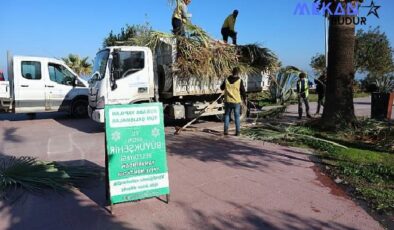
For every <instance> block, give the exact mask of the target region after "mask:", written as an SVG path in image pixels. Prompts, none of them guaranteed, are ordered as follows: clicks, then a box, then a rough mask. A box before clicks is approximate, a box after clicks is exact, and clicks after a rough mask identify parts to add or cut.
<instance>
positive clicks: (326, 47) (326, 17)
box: [324, 14, 328, 71]
mask: <svg viewBox="0 0 394 230" xmlns="http://www.w3.org/2000/svg"><path fill="white" fill-rule="evenodd" d="M327 26H328V15H327V14H326V15H324V54H325V58H326V71H327V67H328V27H327Z"/></svg>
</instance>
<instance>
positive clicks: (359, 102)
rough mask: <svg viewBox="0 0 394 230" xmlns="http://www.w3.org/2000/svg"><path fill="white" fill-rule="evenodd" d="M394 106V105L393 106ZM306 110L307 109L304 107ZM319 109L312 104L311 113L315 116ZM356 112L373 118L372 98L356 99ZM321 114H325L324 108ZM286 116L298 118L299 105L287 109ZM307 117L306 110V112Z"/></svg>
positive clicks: (314, 103) (360, 115)
mask: <svg viewBox="0 0 394 230" xmlns="http://www.w3.org/2000/svg"><path fill="white" fill-rule="evenodd" d="M393 106H394V105H393ZM304 108H305V107H304ZM316 109H317V103H316V102H311V103H310V113H311V114H315V112H316ZM354 111H355V113H356V116H357V117H370V116H371V98H370V97H367V98H355V99H354ZM320 112H323V108H322V110H321V111H320ZM285 115H289V116H291V117H298V105H291V106H289V107H288V109H287V113H286V114H285ZM304 116H305V110H304ZM391 119H392V120H394V108H393V112H392V114H391Z"/></svg>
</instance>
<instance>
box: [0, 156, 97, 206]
mask: <svg viewBox="0 0 394 230" xmlns="http://www.w3.org/2000/svg"><path fill="white" fill-rule="evenodd" d="M101 175H102V173H101V171H100V170H99V169H97V168H92V167H86V166H64V165H60V164H58V163H55V162H43V161H38V160H36V159H35V158H31V157H8V156H3V157H1V158H0V197H1V198H5V197H7V194H12V193H13V192H14V191H16V190H19V191H27V192H33V193H38V192H42V191H45V190H47V189H51V190H54V191H58V192H61V191H67V190H69V189H70V188H72V187H73V186H80V185H83V184H86V182H87V181H89V180H90V179H93V178H98V177H100V176H101Z"/></svg>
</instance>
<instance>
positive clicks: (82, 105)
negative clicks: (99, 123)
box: [71, 100, 88, 118]
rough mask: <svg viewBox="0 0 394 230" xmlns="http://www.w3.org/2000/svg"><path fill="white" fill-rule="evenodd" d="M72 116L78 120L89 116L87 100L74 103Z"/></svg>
mask: <svg viewBox="0 0 394 230" xmlns="http://www.w3.org/2000/svg"><path fill="white" fill-rule="evenodd" d="M71 114H72V116H73V117H76V118H85V117H87V116H88V102H87V101H85V100H77V101H75V102H74V103H73V105H72V108H71Z"/></svg>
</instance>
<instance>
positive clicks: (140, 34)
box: [104, 23, 280, 78]
mask: <svg viewBox="0 0 394 230" xmlns="http://www.w3.org/2000/svg"><path fill="white" fill-rule="evenodd" d="M128 28H129V29H122V31H123V34H124V36H123V35H122V34H120V35H118V36H116V35H113V34H112V32H111V34H110V37H108V38H107V39H106V40H105V41H107V40H110V41H111V43H108V42H107V43H106V42H104V43H105V44H106V45H113V44H116V45H136V46H148V47H150V48H151V49H152V50H153V51H155V50H157V48H158V47H160V45H162V43H163V39H165V40H167V41H171V40H173V41H176V46H177V47H176V50H177V55H176V56H177V58H176V63H174V65H173V67H174V69H175V70H176V71H177V72H176V73H177V75H178V76H179V77H189V76H198V77H200V78H205V77H207V78H223V77H226V76H228V75H230V74H231V71H232V69H233V68H234V67H240V69H241V71H242V72H243V73H260V72H261V71H265V72H275V71H276V70H277V68H278V66H279V65H280V63H279V61H278V58H277V57H276V55H275V54H274V53H273V52H272V51H271V50H269V49H268V48H264V47H262V46H260V45H258V44H250V45H245V46H233V45H228V44H224V43H223V42H221V41H217V40H214V39H213V38H212V37H210V36H209V35H208V34H207V33H206V32H205V31H204V30H203V29H202V28H200V27H198V26H196V25H193V24H191V23H186V25H185V29H186V31H187V33H186V34H187V35H186V37H182V36H177V35H173V34H168V33H162V32H158V31H153V30H152V29H151V28H148V27H144V26H128ZM127 31H131V32H130V33H127ZM127 34H129V35H130V37H127V36H126V35H127ZM114 40H116V41H114Z"/></svg>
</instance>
